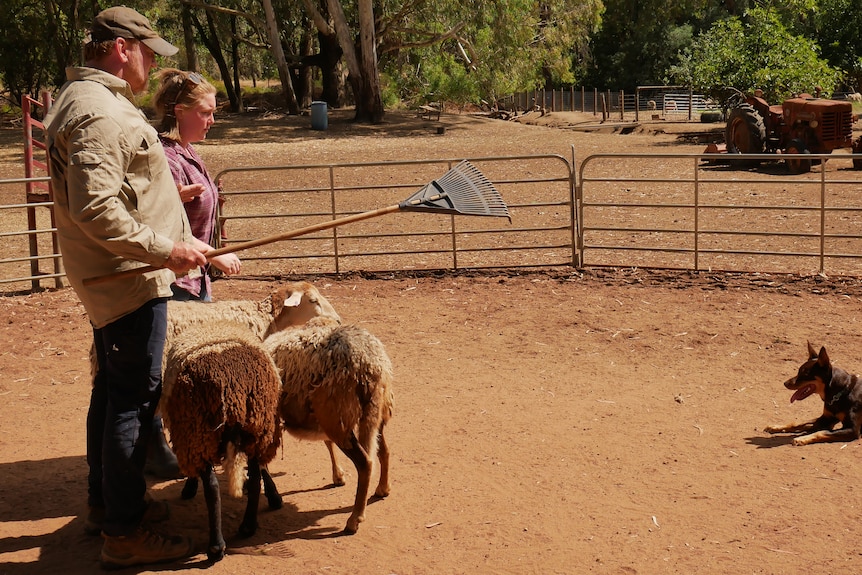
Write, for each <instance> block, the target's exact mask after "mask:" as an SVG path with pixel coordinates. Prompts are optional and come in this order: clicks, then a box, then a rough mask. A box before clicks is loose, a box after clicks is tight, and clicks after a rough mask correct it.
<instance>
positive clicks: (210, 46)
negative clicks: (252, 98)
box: [191, 12, 239, 112]
mask: <svg viewBox="0 0 862 575" xmlns="http://www.w3.org/2000/svg"><path fill="white" fill-rule="evenodd" d="M206 16H207V26H208V28H209V33H207V31H206V30H204V27H203V25H202V24H201V22H200V20H198V19H197V16H195V15H194V14H191V18H192V21H193V22H194V23H195V28H197V29H198V33H199V34H200V36H201V40H202V41H203V43H204V45H205V46H206V47H207V51H209V53H210V55H211V56H212V57H213V60H215V62H216V65H217V66H218V69H219V74H220V75H221V79H222V82H224V90H225V92H226V93H227V99H228V100H229V101H230V110H231V112H238V111H239V101H238V97H237V93H236V90H234V85H233V81H232V80H231V74H230V70H229V69H228V66H227V62H226V61H225V59H224V54H223V53H222V49H221V43H220V42H219V40H218V32H217V30H216V26H215V22H214V21H213V18H212V15H211V14H210V13H209V12H206Z"/></svg>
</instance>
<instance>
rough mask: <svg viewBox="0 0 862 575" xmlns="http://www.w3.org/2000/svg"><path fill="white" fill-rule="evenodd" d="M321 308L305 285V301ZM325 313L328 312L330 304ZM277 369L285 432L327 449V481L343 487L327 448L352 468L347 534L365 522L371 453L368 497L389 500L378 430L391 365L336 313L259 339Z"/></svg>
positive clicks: (386, 415) (370, 338)
mask: <svg viewBox="0 0 862 575" xmlns="http://www.w3.org/2000/svg"><path fill="white" fill-rule="evenodd" d="M304 297H307V298H309V299H312V300H316V301H325V298H323V296H322V295H320V293H319V292H318V291H317V290H316V289H315V288H314V287H313V286H311V285H307V287H306V288H305V295H304ZM327 306H328V307H331V306H329V305H328V302H327ZM264 348H265V349H266V350H267V351H268V352H269V353H270V355H271V356H272V358H273V360H274V361H275V364H276V366H277V367H278V368H279V369H280V370H281V376H282V382H283V388H282V396H281V401H280V413H281V417H282V421H283V424H284V427H285V429H286V430H287V431H288V432H289V433H291V434H292V435H294V436H296V437H299V438H301V439H323V440H324V441H326V442H327V447H329V449H330V455H331V457H332V466H333V481H334V482H335V483H336V484H340V483H343V478H342V477H341V472H340V469H339V468H338V464H337V462H336V461H335V454H334V453H333V450H332V444H333V443H334V444H335V445H337V446H338V447H339V448H340V449H341V450H342V451H343V452H344V453H345V454H346V455H347V456H348V457H349V458H350V460H351V461H352V462H353V464H354V465H355V466H356V471H357V475H358V484H357V487H356V499H355V502H354V505H353V513H352V514H351V515H350V517H349V518H348V520H347V525H346V527H345V529H344V531H345V532H346V533H355V532H356V531H357V529H358V528H359V523H360V522H361V521H363V520H364V518H365V507H366V503H367V497H368V490H369V486H370V483H371V472H372V468H373V459H374V456H375V453H376V454H377V457H378V458H379V461H380V479H379V482H378V485H377V489H376V490H375V492H374V494H375V496H377V497H385V496H387V495H388V494H389V489H390V487H389V449H388V446H387V445H386V440H385V438H384V436H383V428H384V426H385V425H386V423H387V422H388V421H389V419H390V417H391V415H392V406H393V392H392V364H391V362H390V360H389V356H388V355H387V354H386V350H385V349H384V347H383V344H382V343H381V342H380V340H379V339H377V338H376V337H375V336H374V335H372V334H371V333H369V332H368V331H367V330H365V329H362V328H360V327H357V326H352V325H345V326H342V325H341V324H340V318H339V317H338V314H337V313H334V310H333V313H331V314H322V315H320V316H318V317H314V318H311V319H310V320H308V321H307V322H306V323H305V324H303V325H301V326H297V327H285V328H284V329H283V330H281V331H278V332H275V333H273V334H271V335H270V336H268V337H267V338H266V339H265V340H264Z"/></svg>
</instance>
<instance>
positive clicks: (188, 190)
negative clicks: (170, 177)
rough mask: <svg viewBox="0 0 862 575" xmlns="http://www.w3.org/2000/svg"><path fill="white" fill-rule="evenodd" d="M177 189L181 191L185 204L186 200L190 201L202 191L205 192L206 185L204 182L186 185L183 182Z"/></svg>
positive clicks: (181, 198) (181, 197)
mask: <svg viewBox="0 0 862 575" xmlns="http://www.w3.org/2000/svg"><path fill="white" fill-rule="evenodd" d="M177 191H178V192H179V193H180V200H182V202H183V203H184V204H185V203H186V202H190V201H192V200H193V199H195V198H196V197H198V196H199V195H201V194H202V193H204V185H203V184H189V185H187V186H184V185H182V184H177Z"/></svg>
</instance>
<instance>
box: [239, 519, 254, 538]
mask: <svg viewBox="0 0 862 575" xmlns="http://www.w3.org/2000/svg"><path fill="white" fill-rule="evenodd" d="M256 532H257V523H250V524H246V523H245V522H242V523H240V525H239V536H240V537H251V536H252V535H254V534H255V533H256Z"/></svg>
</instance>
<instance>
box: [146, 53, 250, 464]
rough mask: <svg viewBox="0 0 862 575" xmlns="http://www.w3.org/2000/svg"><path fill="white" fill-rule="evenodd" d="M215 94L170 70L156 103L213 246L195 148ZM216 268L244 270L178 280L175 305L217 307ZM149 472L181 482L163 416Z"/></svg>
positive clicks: (176, 172)
mask: <svg viewBox="0 0 862 575" xmlns="http://www.w3.org/2000/svg"><path fill="white" fill-rule="evenodd" d="M215 94H216V89H215V87H214V86H213V85H212V84H210V83H209V82H207V81H206V80H205V79H204V78H203V77H202V76H201V75H200V74H197V73H195V72H183V71H182V70H177V69H173V68H168V69H165V70H162V71H161V72H160V73H159V85H158V88H157V89H156V95H155V97H154V98H153V102H154V105H155V108H156V115H157V118H158V125H157V126H156V129H157V130H158V132H159V138H160V139H161V141H162V146H163V147H164V149H165V156H167V159H168V166H170V169H171V174H172V175H173V178H174V182H175V183H176V185H177V191H178V192H179V194H180V199H181V200H182V201H183V206H184V207H185V210H186V214H187V215H188V219H189V224H190V225H191V228H192V230H191V231H192V234H193V235H194V236H195V237H196V238H198V239H199V240H201V241H203V242H206V243H208V244H210V245H213V243H214V242H215V240H216V238H217V237H218V236H217V235H216V234H218V233H219V231H218V230H219V226H218V215H217V209H218V205H219V192H218V186H216V184H215V182H213V181H212V178H210V176H209V173H208V172H207V169H206V165H205V164H204V161H203V160H202V159H201V157H200V156H198V154H197V152H196V151H195V149H194V147H192V144H193V143H196V142H200V141H202V140H204V139H205V138H206V137H207V132H208V131H209V129H210V127H211V126H212V125H213V122H214V120H213V112H214V111H215V107H216V100H215ZM210 265H214V266H215V267H216V268H217V269H219V270H221V271H223V272H224V273H226V274H228V275H232V274H236V273H239V271H240V269H241V263H240V260H239V258H238V257H237V256H236V255H234V254H224V255H221V256H217V257H214V258H212V259H210V260H209V264H207V265H206V266H204V267H202V268H200V269H199V270H198V273H189V274H188V275H186V276H184V277H180V278H177V280H176V282H175V283H174V284H173V285H172V286H171V290H172V291H173V299H175V300H180V301H190V300H196V301H202V302H208V301H212V283H211V280H210V277H209V274H208V273H207V271H208V268H209V266H210ZM144 471H146V472H147V473H150V474H152V475H155V476H157V477H161V478H164V479H173V478H177V477H181V474H180V470H179V465H178V463H177V458H176V455H174V452H173V451H171V448H170V446H169V445H168V443H167V441H166V440H165V435H164V423H163V422H162V418H161V417H160V416H158V415H157V416H156V417H155V419H154V420H153V436H152V440H151V441H150V449H149V452H148V454H147V463H146V466H145V468H144Z"/></svg>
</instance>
